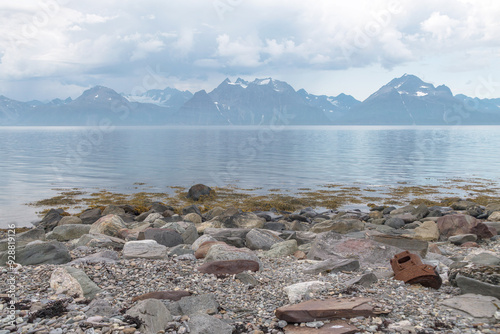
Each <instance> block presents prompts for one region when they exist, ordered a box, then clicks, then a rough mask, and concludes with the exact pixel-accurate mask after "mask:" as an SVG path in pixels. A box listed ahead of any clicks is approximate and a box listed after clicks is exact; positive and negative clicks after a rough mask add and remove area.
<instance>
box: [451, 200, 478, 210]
mask: <svg viewBox="0 0 500 334" xmlns="http://www.w3.org/2000/svg"><path fill="white" fill-rule="evenodd" d="M476 205H477V204H476V203H474V202H471V201H457V202H455V203H452V204H451V208H452V209H453V210H467V209H468V208H470V207H473V206H476Z"/></svg>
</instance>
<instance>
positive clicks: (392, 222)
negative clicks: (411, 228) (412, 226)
mask: <svg viewBox="0 0 500 334" xmlns="http://www.w3.org/2000/svg"><path fill="white" fill-rule="evenodd" d="M384 225H387V226H390V227H392V228H402V227H403V226H405V221H404V220H403V219H401V218H394V217H393V218H389V219H387V220H386V221H385V223H384Z"/></svg>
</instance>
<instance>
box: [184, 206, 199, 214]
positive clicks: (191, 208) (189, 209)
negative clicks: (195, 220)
mask: <svg viewBox="0 0 500 334" xmlns="http://www.w3.org/2000/svg"><path fill="white" fill-rule="evenodd" d="M189 213H196V214H198V215H200V216H201V211H200V208H198V206H197V205H195V204H193V205H188V206H186V207H183V208H182V215H183V216H185V215H187V214H189Z"/></svg>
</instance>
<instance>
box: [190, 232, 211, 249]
mask: <svg viewBox="0 0 500 334" xmlns="http://www.w3.org/2000/svg"><path fill="white" fill-rule="evenodd" d="M206 241H217V239H215V238H214V237H212V236H211V235H209V234H204V235H202V236H201V237H199V238H198V239H196V240H195V242H193V244H192V245H191V249H192V250H194V251H195V252H196V251H197V250H198V248H199V247H200V246H201V245H202V244H203V243H204V242H206Z"/></svg>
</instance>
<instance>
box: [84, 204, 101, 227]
mask: <svg viewBox="0 0 500 334" xmlns="http://www.w3.org/2000/svg"><path fill="white" fill-rule="evenodd" d="M101 216H102V215H101V209H99V208H94V209H88V210H85V211H83V212H82V213H81V214H80V219H81V220H82V223H83V224H88V225H90V224H93V223H95V222H96V221H98V220H99V218H101Z"/></svg>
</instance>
